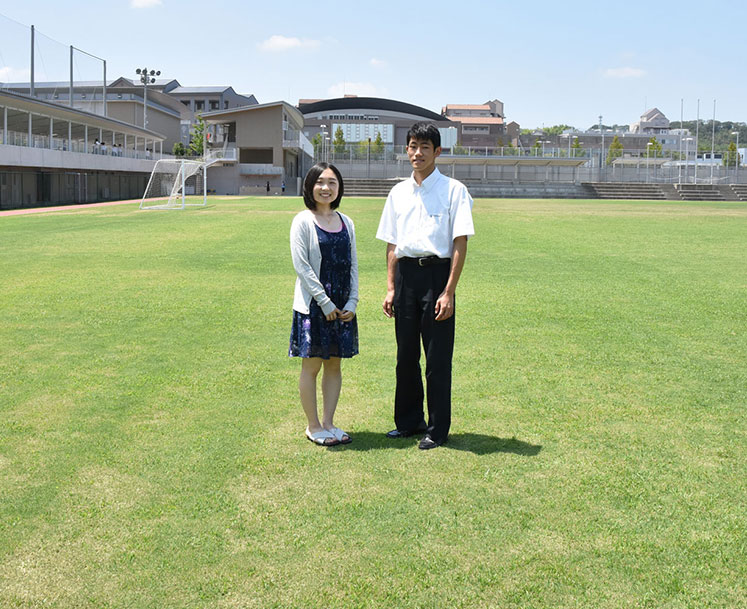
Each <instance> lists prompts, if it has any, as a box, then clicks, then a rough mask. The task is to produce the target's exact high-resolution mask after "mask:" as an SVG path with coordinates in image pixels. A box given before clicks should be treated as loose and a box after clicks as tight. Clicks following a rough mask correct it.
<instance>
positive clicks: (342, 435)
mask: <svg viewBox="0 0 747 609" xmlns="http://www.w3.org/2000/svg"><path fill="white" fill-rule="evenodd" d="M327 431H329V432H330V433H331V434H332V435H333V436H334V438H335V439H336V440H337V441H338V442H339V443H340V444H350V443H351V442H352V441H353V438H351V437H350V434H349V433H348V432H346V431H342V429H340V428H339V427H333V428H332V429H329V430H327ZM346 438H347V439H346Z"/></svg>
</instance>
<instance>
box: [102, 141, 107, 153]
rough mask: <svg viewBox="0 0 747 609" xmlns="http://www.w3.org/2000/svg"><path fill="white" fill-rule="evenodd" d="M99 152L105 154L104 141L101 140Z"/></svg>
mask: <svg viewBox="0 0 747 609" xmlns="http://www.w3.org/2000/svg"><path fill="white" fill-rule="evenodd" d="M101 154H106V142H101Z"/></svg>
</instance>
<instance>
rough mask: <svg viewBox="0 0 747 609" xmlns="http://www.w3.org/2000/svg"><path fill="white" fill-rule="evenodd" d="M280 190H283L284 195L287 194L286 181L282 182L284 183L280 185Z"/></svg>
mask: <svg viewBox="0 0 747 609" xmlns="http://www.w3.org/2000/svg"><path fill="white" fill-rule="evenodd" d="M280 189H281V192H282V193H283V194H285V180H283V181H282V182H281V183H280Z"/></svg>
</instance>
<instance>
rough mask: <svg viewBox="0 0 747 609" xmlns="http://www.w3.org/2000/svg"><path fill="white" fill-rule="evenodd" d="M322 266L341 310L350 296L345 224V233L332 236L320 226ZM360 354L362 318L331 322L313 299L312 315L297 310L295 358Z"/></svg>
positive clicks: (323, 281)
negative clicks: (359, 323)
mask: <svg viewBox="0 0 747 609" xmlns="http://www.w3.org/2000/svg"><path fill="white" fill-rule="evenodd" d="M314 227H315V228H316V234H317V237H318V239H319V250H320V251H321V254H322V265H321V268H320V269H319V281H320V282H321V284H322V285H323V286H324V291H325V292H326V293H327V296H329V297H330V298H331V299H332V302H334V303H335V306H336V307H337V308H338V309H340V310H341V311H342V310H343V308H344V307H345V304H346V303H347V301H348V298H349V297H350V267H351V264H352V263H351V258H350V235H349V234H348V229H347V227H346V226H345V223H344V222H343V223H342V230H340V231H338V232H336V233H330V232H327V231H326V230H324V229H322V228H319V227H318V226H317V225H316V224H315V225H314ZM357 354H358V318H357V317H353V319H352V320H351V321H347V322H345V321H341V320H339V319H335V320H334V321H327V319H326V317H325V315H324V313H323V312H322V309H321V308H320V307H319V305H318V304H317V303H316V300H314V299H313V298H312V299H311V304H310V305H309V313H308V314H305V313H299V312H298V311H293V326H292V328H291V337H290V349H289V351H288V355H290V356H291V357H321V358H322V359H329V358H330V357H353V356H354V355H357Z"/></svg>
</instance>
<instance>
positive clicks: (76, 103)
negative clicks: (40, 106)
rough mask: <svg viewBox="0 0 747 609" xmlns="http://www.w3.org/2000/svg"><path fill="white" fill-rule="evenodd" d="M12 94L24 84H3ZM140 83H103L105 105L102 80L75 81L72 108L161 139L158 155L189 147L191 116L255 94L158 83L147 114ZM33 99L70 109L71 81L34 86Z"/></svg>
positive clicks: (248, 100)
mask: <svg viewBox="0 0 747 609" xmlns="http://www.w3.org/2000/svg"><path fill="white" fill-rule="evenodd" d="M4 88H7V89H9V90H11V91H16V92H18V93H21V94H24V95H29V92H30V86H29V83H11V84H7V85H4ZM145 97H146V94H145V92H144V88H143V85H142V84H140V82H139V81H138V80H137V79H136V78H135V79H129V78H125V77H123V76H122V77H120V78H117V79H116V80H113V81H111V82H110V83H109V84H107V87H106V104H105V103H104V87H103V83H102V82H76V83H74V88H73V103H72V107H73V108H77V109H79V110H84V111H86V112H90V113H92V114H98V115H100V116H106V117H108V118H112V119H114V120H117V121H123V122H125V123H129V124H131V125H135V126H137V127H143V126H144V125H143V121H144V119H147V121H148V124H147V126H146V128H147V129H148V130H149V131H154V132H155V133H159V134H161V135H163V136H164V140H163V152H165V153H169V154H170V153H171V151H172V150H173V148H174V144H176V143H177V142H181V143H182V144H184V145H187V144H189V140H190V134H191V130H192V127H193V126H194V123H195V120H196V117H197V116H198V115H200V114H203V113H204V112H206V111H207V110H208V109H209V110H225V109H231V108H237V107H241V106H247V105H253V104H256V103H257V100H256V98H255V97H254V95H249V96H246V95H239V94H238V93H236V92H235V91H234V90H233V88H232V87H223V86H220V87H182V86H181V85H180V84H179V82H178V81H177V80H173V79H172V80H168V79H160V80H156V82H155V83H153V84H150V85H148V92H147V111H146V107H145V104H144V100H145ZM34 98H36V99H42V100H46V101H50V102H54V103H57V104H60V105H63V106H70V83H66V82H41V83H35V84H34Z"/></svg>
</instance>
